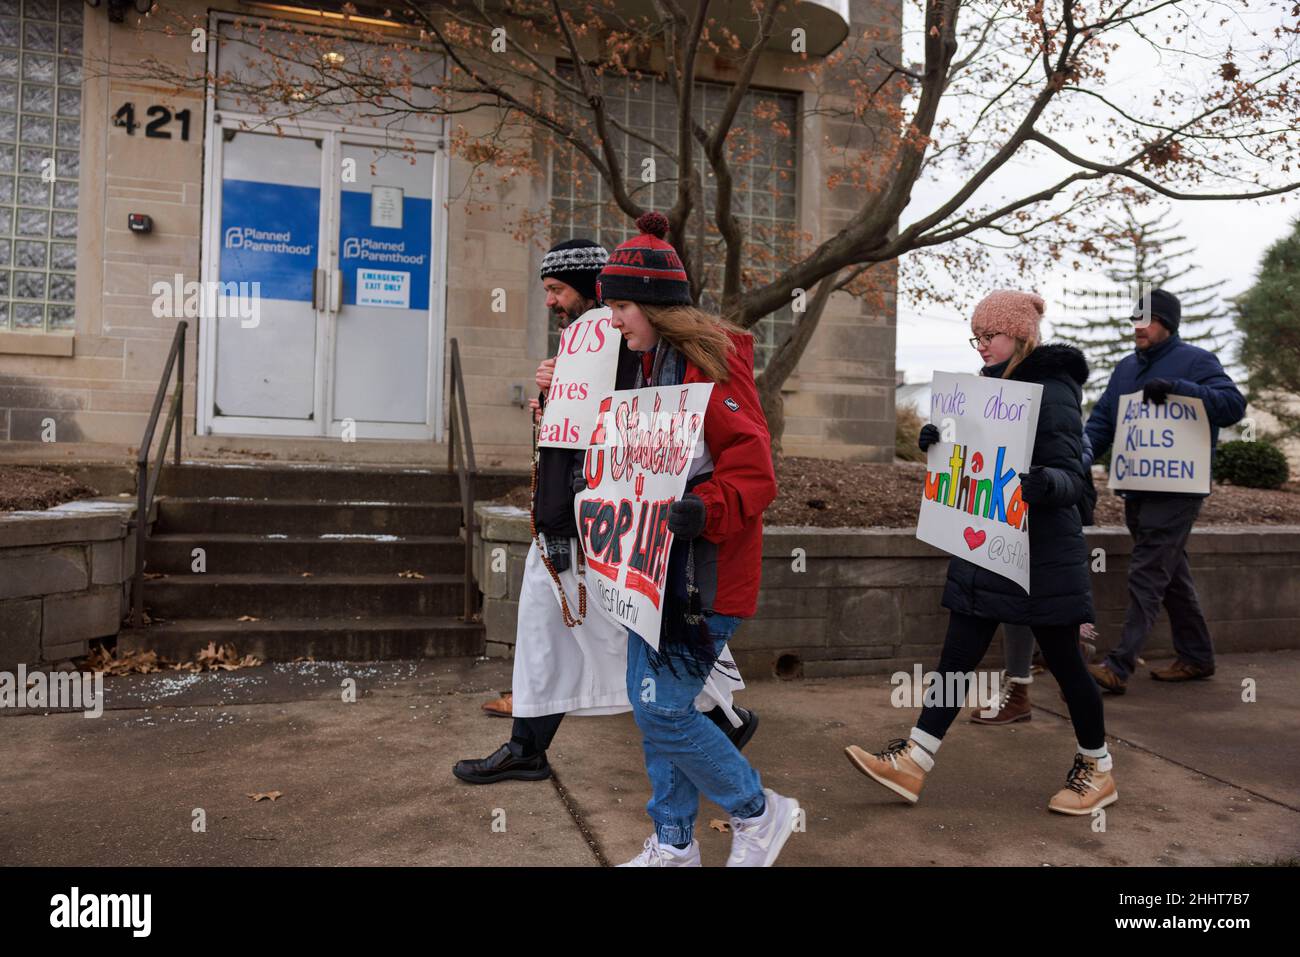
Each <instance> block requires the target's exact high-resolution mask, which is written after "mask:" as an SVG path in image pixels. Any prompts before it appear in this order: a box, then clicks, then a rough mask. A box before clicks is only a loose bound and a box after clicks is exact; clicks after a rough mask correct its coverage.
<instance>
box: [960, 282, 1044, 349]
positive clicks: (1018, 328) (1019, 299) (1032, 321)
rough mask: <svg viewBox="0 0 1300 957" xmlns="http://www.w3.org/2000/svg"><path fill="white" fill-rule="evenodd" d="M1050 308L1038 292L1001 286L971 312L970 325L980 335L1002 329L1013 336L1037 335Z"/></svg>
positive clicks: (1035, 336)
mask: <svg viewBox="0 0 1300 957" xmlns="http://www.w3.org/2000/svg"><path fill="white" fill-rule="evenodd" d="M1046 308H1047V303H1045V302H1043V297H1042V296H1040V295H1037V294H1036V293H1032V292H1018V291H1017V290H1015V289H998V290H995V291H993V292H991V293H989V294H988V295H987V296H985V297H984V298H983V299H981V300H980V303H979V305H978V306H976V307H975V312H974V313H972V314H971V317H970V327H971V330H972V331H973V332H974V333H975V334H976V335H980V334H981V333H988V332H1002V333H1006V334H1007V335H1008V336H1010V337H1011V338H1012V339H1037V338H1038V324H1039V323H1040V322H1042V319H1043V310H1044V309H1046Z"/></svg>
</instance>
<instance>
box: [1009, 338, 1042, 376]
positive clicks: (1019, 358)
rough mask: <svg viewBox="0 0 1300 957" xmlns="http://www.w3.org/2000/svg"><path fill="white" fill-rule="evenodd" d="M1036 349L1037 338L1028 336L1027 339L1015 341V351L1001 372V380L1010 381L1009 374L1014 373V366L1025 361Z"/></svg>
mask: <svg viewBox="0 0 1300 957" xmlns="http://www.w3.org/2000/svg"><path fill="white" fill-rule="evenodd" d="M1037 348H1038V337H1037V336H1030V337H1029V338H1028V339H1017V340H1016V350H1015V352H1013V353H1011V359H1010V361H1008V362H1007V367H1006V368H1005V369H1003V370H1002V378H1004V379H1010V378H1011V373H1012V372H1014V371H1015V369H1016V366H1018V365H1020V363H1022V362H1024V361H1025V357H1026V356H1028V355H1029V353H1031V352H1033V351H1034V350H1035V349H1037Z"/></svg>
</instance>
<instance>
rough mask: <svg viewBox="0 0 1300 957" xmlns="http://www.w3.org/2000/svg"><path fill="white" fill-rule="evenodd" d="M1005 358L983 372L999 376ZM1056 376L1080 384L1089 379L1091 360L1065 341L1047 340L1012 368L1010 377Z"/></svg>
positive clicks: (1037, 378) (1027, 379)
mask: <svg viewBox="0 0 1300 957" xmlns="http://www.w3.org/2000/svg"><path fill="white" fill-rule="evenodd" d="M1005 368H1006V362H999V363H997V364H996V365H992V366H986V367H985V368H983V369H982V370H980V374H981V375H990V376H1000V375H1001V374H1002V370H1003V369H1005ZM1056 376H1065V377H1067V378H1070V379H1072V380H1074V382H1075V383H1077V384H1078V385H1079V386H1080V387H1082V386H1083V384H1084V383H1085V382H1087V381H1088V360H1087V359H1086V358H1084V355H1083V353H1082V352H1080V351H1079V350H1078V349H1076V348H1075V347H1074V346H1069V345H1066V344H1065V343H1062V342H1046V343H1043V344H1042V345H1040V346H1039V347H1038V348H1037V349H1035V350H1034V351H1033V352H1031V353H1029V355H1027V356H1025V358H1024V360H1023V361H1022V362H1021V363H1020V365H1018V366H1016V368H1015V369H1014V370H1013V371H1012V373H1011V376H1010V378H1012V379H1016V380H1018V381H1020V382H1041V381H1043V380H1044V379H1050V378H1053V377H1056Z"/></svg>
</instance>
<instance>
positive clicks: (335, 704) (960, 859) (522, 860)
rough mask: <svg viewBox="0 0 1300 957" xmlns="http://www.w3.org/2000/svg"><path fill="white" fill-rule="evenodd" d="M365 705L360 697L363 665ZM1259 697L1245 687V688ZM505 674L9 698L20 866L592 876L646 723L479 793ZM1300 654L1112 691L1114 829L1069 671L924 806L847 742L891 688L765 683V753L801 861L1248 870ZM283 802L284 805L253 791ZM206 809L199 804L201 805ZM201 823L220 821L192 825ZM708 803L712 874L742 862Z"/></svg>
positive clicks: (497, 725) (247, 674) (952, 753)
mask: <svg viewBox="0 0 1300 957" xmlns="http://www.w3.org/2000/svg"><path fill="white" fill-rule="evenodd" d="M348 678H352V679H354V680H355V682H356V687H357V701H356V703H353V704H349V703H344V702H343V701H342V687H343V683H344V681H345V679H348ZM1246 678H1250V679H1253V680H1254V682H1255V684H1256V695H1257V699H1258V700H1257V701H1256V702H1255V703H1245V702H1243V701H1242V683H1243V679H1246ZM509 683H510V673H509V665H508V663H504V662H500V661H473V660H469V659H456V660H441V661H419V662H414V661H412V662H383V663H374V664H355V663H343V662H326V663H315V664H309V663H295V664H278V665H266V666H263V667H260V668H254V669H247V670H242V671H237V672H230V673H224V674H204V675H188V674H184V673H175V672H169V673H166V674H163V675H147V676H144V675H136V676H130V677H127V678H109V679H108V680H107V682H106V695H105V696H106V698H107V702H108V710H107V711H106V712H105V714H104V716H103V717H102V718H100V719H96V720H87V719H86V718H84V717H82V716H81V715H80V714H79V713H78V714H66V713H62V714H49V715H42V714H14V713H7V714H6V713H3V712H0V767H4V768H5V773H4V775H3V776H0V862H3V863H5V864H45V865H143V864H155V865H177V864H217V865H232V864H233V865H260V864H279V865H314V864H326V865H328V864H335V865H337V864H343V865H348V864H435V865H436V864H469V865H497V866H499V865H544V864H549V865H593V864H600V863H605V862H613V863H617V862H620V861H623V860H626V859H628V858H630V857H632V856H633V855H634V854H636V853H637V852H638V851H639V850H640V847H641V843H642V841H643V840H644V839H645V837H646V836H647V835H648V834H649V833H650V827H649V820H648V818H647V817H646V815H645V809H644V808H645V802H646V799H647V797H648V790H647V782H646V777H645V771H644V766H643V764H642V758H641V750H640V737H639V735H638V733H637V729H636V727H635V725H634V724H633V722H632V719H631V716H630V715H619V716H615V717H604V718H571V719H569V720H568V721H566V722H565V724H564V725H563V726H562V727H561V729H560V732H559V735H558V737H557V739H556V741H555V743H554V745H553V747H552V749H551V755H550V756H551V762H552V765H553V766H554V767H555V769H556V771H557V778H556V779H555V780H553V781H547V782H533V783H529V782H507V783H503V784H497V785H492V786H485V787H473V786H470V785H466V784H463V783H461V782H459V781H457V780H455V779H454V778H453V777H452V776H451V773H450V770H451V765H452V764H453V763H454V762H455V761H456V760H457V759H458V758H463V757H481V756H483V755H486V754H488V753H490V752H491V751H492V750H494V749H495V748H496V747H497V746H498V745H499V744H501V743H502V742H503V741H504V740H505V739H506V737H507V736H508V734H509V728H510V724H509V722H508V721H505V720H501V719H498V718H490V717H487V716H485V715H483V714H482V713H481V712H480V710H479V704H480V703H481V702H482V701H484V700H486V698H487V697H489V696H491V695H492V694H493V692H495V691H496V690H498V689H500V688H504V687H508V686H509ZM1297 688H1300V653H1297V652H1276V653H1255V654H1242V655H1232V656H1226V657H1223V658H1221V659H1220V661H1219V671H1218V674H1217V675H1216V676H1215V677H1214V678H1213V679H1211V680H1210V681H1206V682H1196V683H1191V684H1185V685H1167V684H1160V683H1157V682H1154V681H1151V680H1149V679H1147V678H1146V677H1145V676H1144V675H1139V676H1138V677H1136V678H1135V679H1134V680H1133V681H1132V682H1131V684H1130V689H1131V690H1130V691H1129V693H1128V694H1127V695H1125V696H1123V697H1120V698H1115V697H1109V696H1108V697H1107V698H1106V718H1107V730H1108V732H1109V733H1110V736H1111V742H1112V744H1111V749H1112V752H1113V754H1114V755H1115V769H1116V775H1117V781H1118V784H1119V790H1120V801H1119V803H1118V804H1116V805H1114V806H1112V807H1111V808H1109V809H1108V810H1107V816H1106V821H1105V824H1106V829H1105V831H1104V832H1096V831H1093V829H1092V826H1093V822H1092V821H1091V820H1090V819H1088V818H1077V819H1076V818H1065V817H1060V816H1058V815H1053V814H1049V813H1048V812H1047V810H1046V803H1047V799H1048V797H1049V796H1050V795H1051V794H1052V793H1053V792H1054V791H1055V790H1056V789H1057V788H1058V787H1059V786H1060V785H1061V784H1062V783H1063V781H1064V778H1065V773H1066V771H1067V770H1068V769H1069V766H1070V762H1071V759H1072V755H1073V735H1072V733H1071V731H1070V726H1069V722H1068V721H1067V720H1066V719H1065V717H1064V713H1065V712H1064V706H1063V704H1062V703H1061V701H1060V699H1059V697H1058V696H1057V693H1056V685H1055V682H1053V681H1052V680H1051V679H1050V677H1043V678H1039V679H1037V680H1036V682H1035V684H1034V687H1033V695H1032V697H1033V700H1034V704H1035V706H1036V708H1035V711H1034V717H1033V720H1032V721H1030V722H1028V723H1023V724H1020V725H1017V726H1014V727H1010V728H985V727H979V726H975V725H970V724H968V723H967V722H966V721H965V720H964V719H961V720H959V721H958V723H957V724H956V725H954V727H953V730H952V732H950V734H949V736H948V739H947V740H946V742H945V744H944V748H943V751H942V752H941V754H940V756H939V761H938V764H937V767H936V770H935V772H934V773H933V775H932V776H931V778H930V780H929V781H927V784H926V791H925V795H924V797H923V799H922V801H921V803H919V804H918V805H917V806H915V807H908V806H906V805H904V804H902V803H901V802H898V801H896V800H895V799H893V798H892V797H891V796H890V795H889V794H888V793H887V792H886V791H884V790H883V789H881V788H879V787H878V786H876V785H875V784H873V783H872V782H871V781H869V780H868V779H866V778H865V777H863V776H862V775H861V774H859V773H858V772H857V771H856V770H854V768H853V767H852V766H851V765H850V764H849V763H848V761H847V760H845V758H844V755H843V748H844V745H846V744H849V743H858V744H861V745H863V746H864V747H869V748H872V749H876V748H878V747H880V746H882V745H883V744H884V743H885V742H886V741H887V740H888V739H890V738H894V737H902V736H905V734H906V732H907V730H908V728H910V727H911V725H912V723H913V720H914V718H915V712H914V711H912V710H898V709H895V708H893V707H892V706H891V705H890V703H889V690H890V686H889V683H888V679H887V677H885V676H879V677H870V678H843V679H820V680H804V681H797V682H788V683H787V682H776V681H766V682H758V683H755V684H753V685H751V686H750V688H749V689H748V690H746V691H745V692H743V694H742V696H741V698H740V699H738V700H739V701H740V703H742V704H743V705H744V706H746V707H752V708H754V709H756V710H757V711H758V712H759V713H760V715H761V725H760V727H759V730H758V733H757V734H756V735H755V737H754V740H753V742H752V743H751V744H750V745H749V747H748V748H747V749H746V754H747V756H749V757H750V759H751V760H752V761H753V762H754V764H755V766H756V767H757V768H758V770H759V772H760V774H762V776H763V780H764V783H765V784H766V785H767V786H769V787H774V788H775V789H776V790H778V791H781V792H782V793H786V794H790V795H792V796H794V797H797V798H798V799H799V800H800V802H801V803H802V804H803V806H804V808H805V809H806V811H807V830H806V832H805V833H798V834H795V835H794V836H793V837H792V838H791V840H790V843H789V844H788V845H787V847H786V852H785V854H784V855H783V856H782V859H781V863H783V864H786V865H827V864H831V865H909V864H958V865H961V864H1028V865H1049V864H1050V865H1052V866H1069V865H1080V864H1082V865H1094V866H1107V865H1132V864H1168V865H1203V864H1228V865H1233V864H1244V863H1273V862H1278V861H1292V862H1294V861H1295V860H1296V859H1297V858H1300V731H1297V729H1298V728H1300V702H1297V700H1296V697H1295V692H1296V689H1297ZM273 790H278V791H280V792H282V796H281V797H280V798H279V799H278V800H276V801H273V802H272V801H259V802H254V801H253V800H251V799H250V798H249V797H248V795H249V794H252V793H256V792H268V791H273ZM200 809H201V812H200ZM200 813H201V816H202V817H203V818H204V819H205V821H206V831H196V830H195V829H194V828H193V826H192V823H193V822H194V821H195V820H196V818H197V817H198V816H199V814H200ZM725 818H726V815H725V814H724V813H723V812H722V811H721V810H720V809H719V808H717V807H716V806H714V805H713V804H711V803H710V802H708V801H705V802H703V805H702V807H701V813H700V824H699V832H698V833H699V837H700V841H701V844H702V845H703V853H704V860H705V864H706V865H720V864H721V863H723V861H724V860H725V858H726V854H727V849H728V846H729V843H730V835H728V834H723V833H720V832H719V831H717V830H713V829H710V828H709V827H708V823H709V821H710V820H712V819H722V820H725Z"/></svg>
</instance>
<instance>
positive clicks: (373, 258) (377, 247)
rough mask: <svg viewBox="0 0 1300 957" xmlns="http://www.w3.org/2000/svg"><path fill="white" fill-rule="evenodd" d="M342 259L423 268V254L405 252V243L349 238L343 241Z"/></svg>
mask: <svg viewBox="0 0 1300 957" xmlns="http://www.w3.org/2000/svg"><path fill="white" fill-rule="evenodd" d="M343 258H344V259H360V260H362V261H363V262H368V263H388V264H390V265H392V264H398V265H403V266H423V265H424V254H423V253H421V254H419V255H415V254H413V253H408V252H407V251H406V243H405V242H404V241H403V242H400V243H386V242H383V241H381V240H378V239H368V238H365V237H361V238H358V237H356V236H349V237H348V238H347V239H345V240H343Z"/></svg>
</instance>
